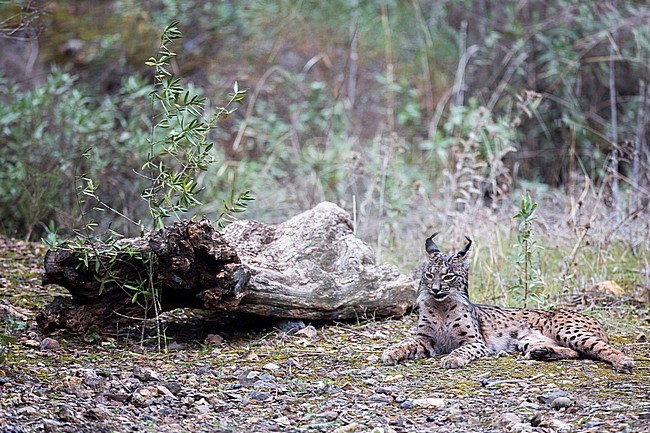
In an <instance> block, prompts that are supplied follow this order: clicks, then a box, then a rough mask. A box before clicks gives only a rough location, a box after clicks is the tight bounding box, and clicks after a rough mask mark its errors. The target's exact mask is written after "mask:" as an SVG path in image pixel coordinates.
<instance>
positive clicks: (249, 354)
mask: <svg viewBox="0 0 650 433" xmlns="http://www.w3.org/2000/svg"><path fill="white" fill-rule="evenodd" d="M244 359H245V360H246V361H257V360H258V359H260V357H259V356H257V354H256V353H255V352H253V351H252V350H251V351H249V352H246V353H245V354H244Z"/></svg>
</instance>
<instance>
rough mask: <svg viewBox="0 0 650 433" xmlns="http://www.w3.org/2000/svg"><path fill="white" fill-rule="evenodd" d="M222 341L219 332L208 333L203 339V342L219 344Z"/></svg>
mask: <svg viewBox="0 0 650 433" xmlns="http://www.w3.org/2000/svg"><path fill="white" fill-rule="evenodd" d="M222 342H223V337H222V336H221V335H219V334H208V335H207V336H206V337H205V339H204V340H203V344H214V345H219V344H221V343H222Z"/></svg>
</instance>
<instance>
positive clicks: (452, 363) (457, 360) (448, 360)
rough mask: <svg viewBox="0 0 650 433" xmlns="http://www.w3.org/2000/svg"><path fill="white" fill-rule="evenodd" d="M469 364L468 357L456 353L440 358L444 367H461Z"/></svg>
mask: <svg viewBox="0 0 650 433" xmlns="http://www.w3.org/2000/svg"><path fill="white" fill-rule="evenodd" d="M467 364H469V361H468V360H467V359H464V358H461V357H459V356H456V355H447V356H445V357H443V358H442V359H441V360H440V365H441V366H442V368H461V367H465V366H466V365H467Z"/></svg>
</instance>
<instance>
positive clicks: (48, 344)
mask: <svg viewBox="0 0 650 433" xmlns="http://www.w3.org/2000/svg"><path fill="white" fill-rule="evenodd" d="M59 347H61V344H59V342H58V341H56V340H55V339H54V338H50V337H46V338H44V339H43V340H42V341H41V344H40V346H39V348H40V349H41V350H47V351H52V352H53V351H55V350H58V349H59Z"/></svg>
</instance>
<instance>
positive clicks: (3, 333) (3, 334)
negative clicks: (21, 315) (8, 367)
mask: <svg viewBox="0 0 650 433" xmlns="http://www.w3.org/2000/svg"><path fill="white" fill-rule="evenodd" d="M2 328H3V329H2V330H0V365H2V364H4V363H5V362H6V361H7V357H8V356H9V354H10V348H11V346H12V345H13V344H14V343H15V342H16V339H15V338H14V337H13V334H14V333H15V332H16V331H20V330H22V329H24V328H25V322H21V321H19V320H16V318H15V317H14V316H11V315H9V316H7V317H6V318H5V319H4V322H3V323H2Z"/></svg>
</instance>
